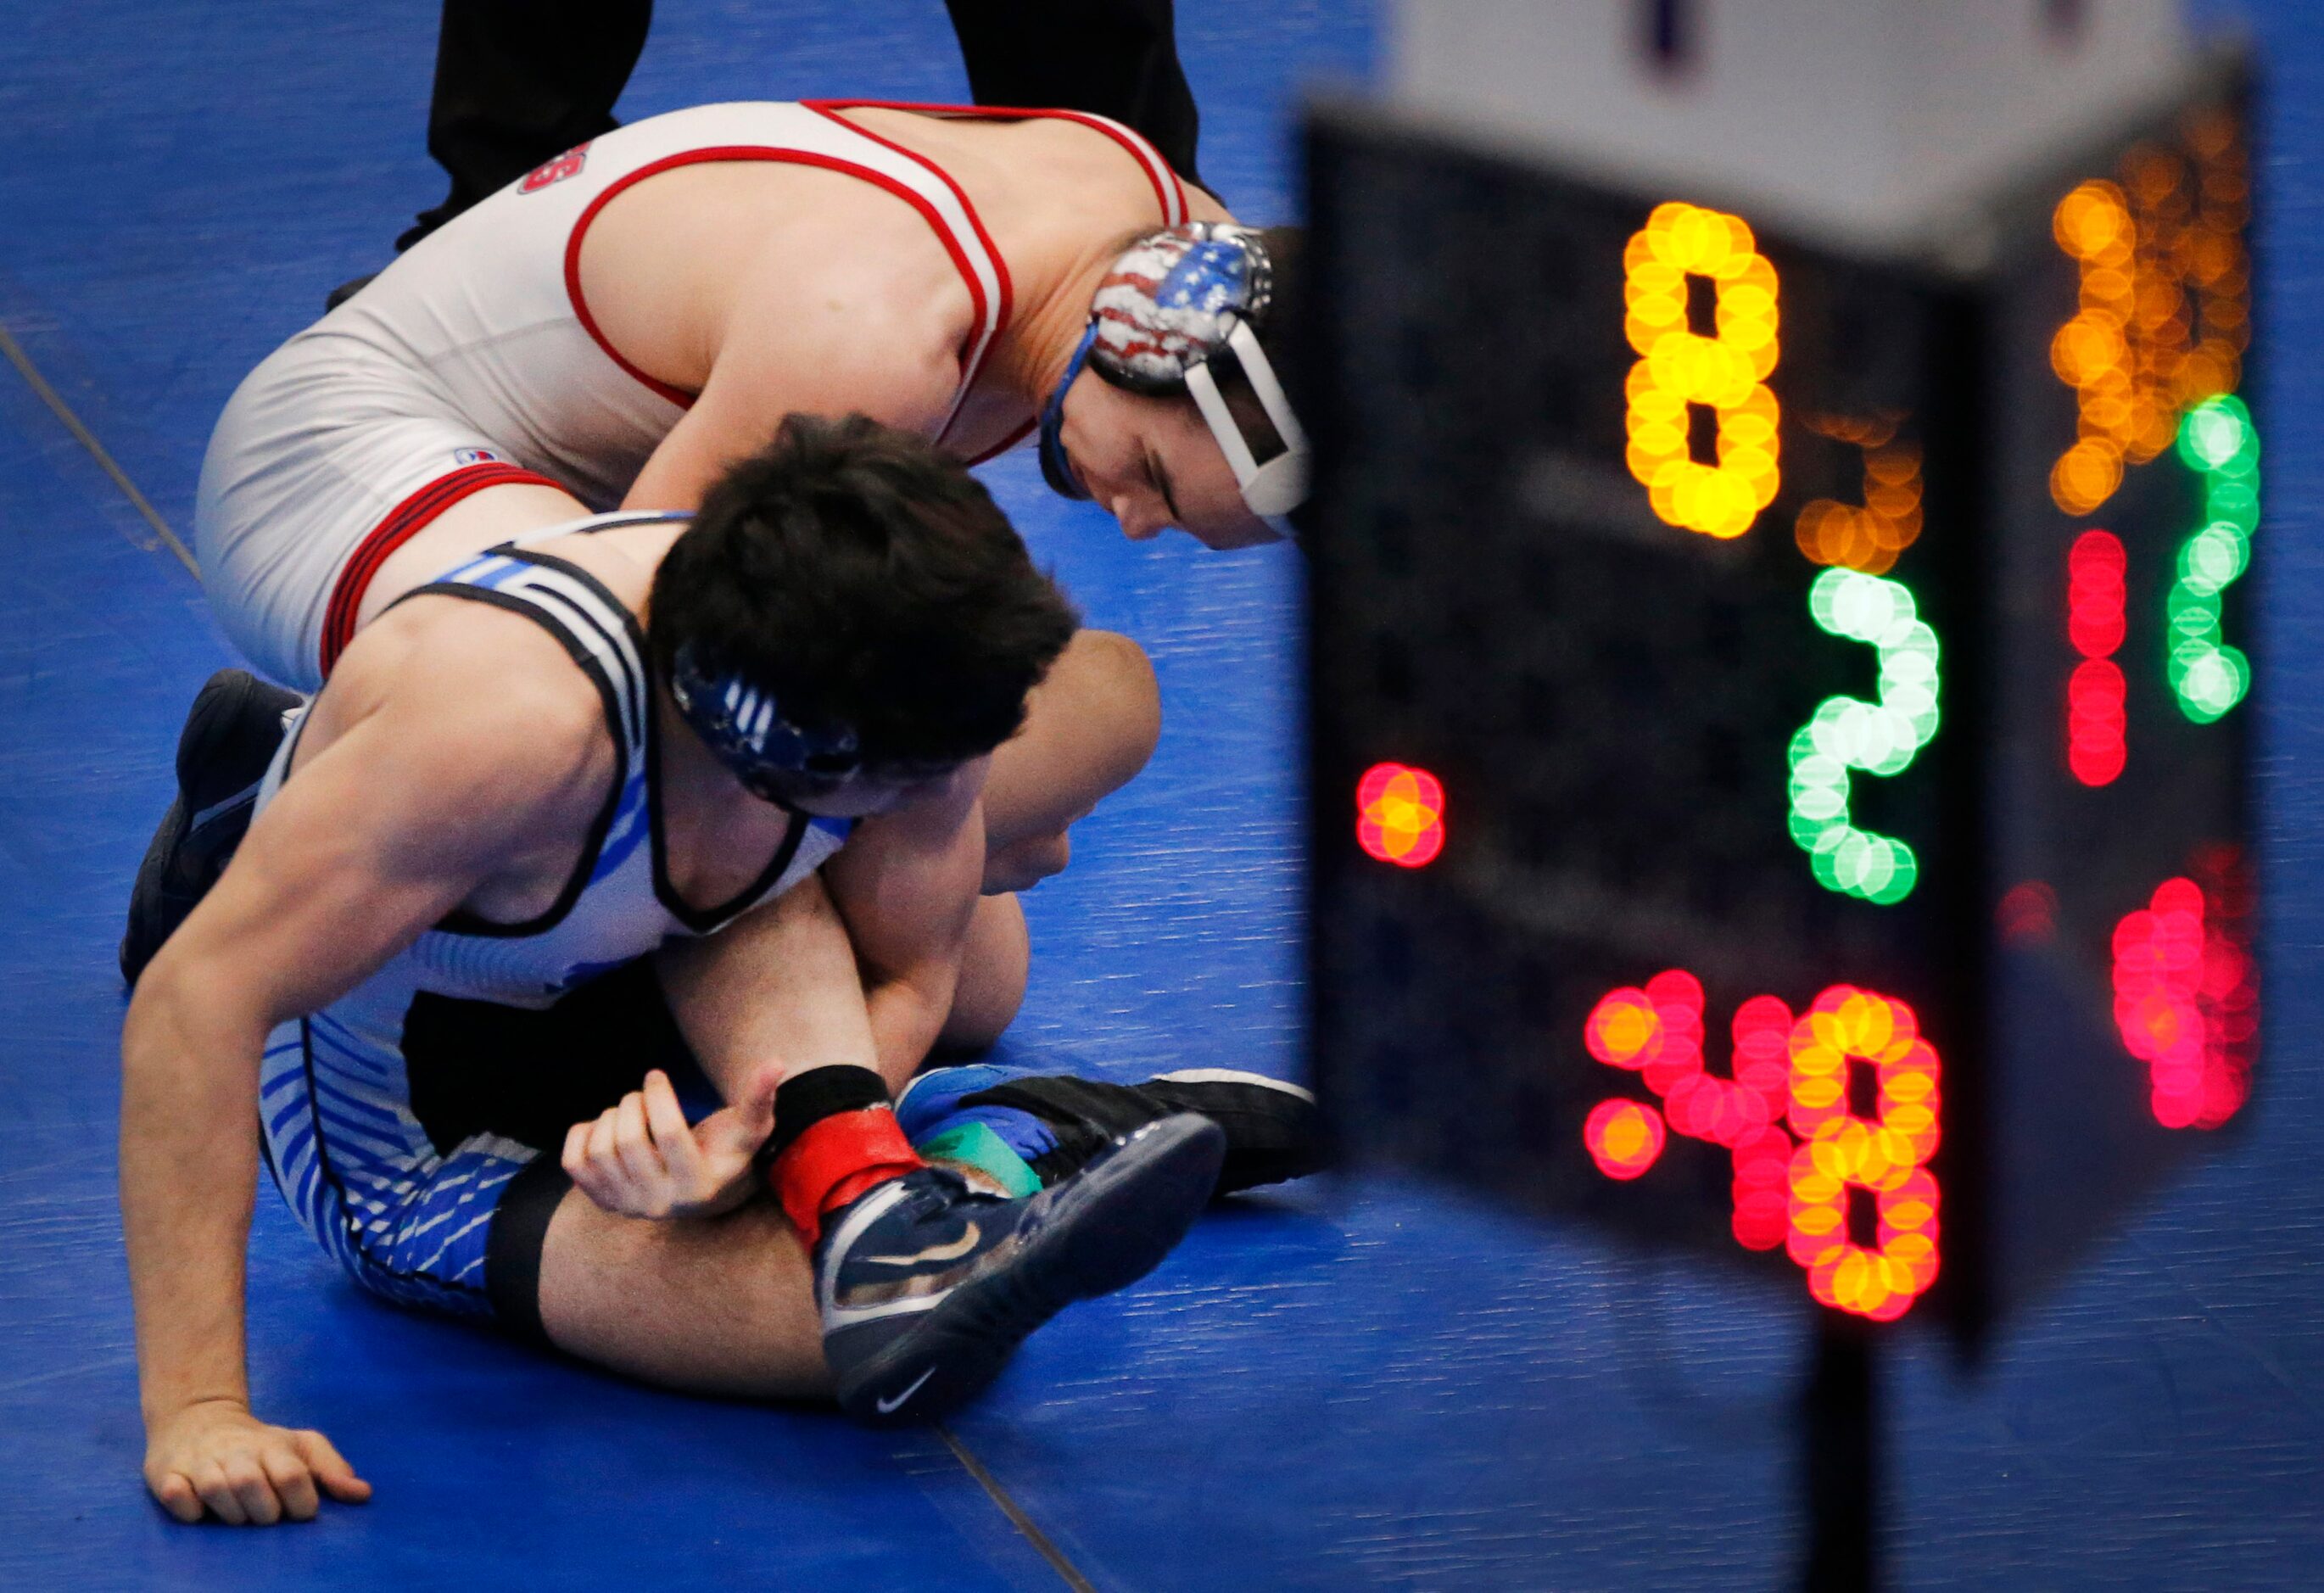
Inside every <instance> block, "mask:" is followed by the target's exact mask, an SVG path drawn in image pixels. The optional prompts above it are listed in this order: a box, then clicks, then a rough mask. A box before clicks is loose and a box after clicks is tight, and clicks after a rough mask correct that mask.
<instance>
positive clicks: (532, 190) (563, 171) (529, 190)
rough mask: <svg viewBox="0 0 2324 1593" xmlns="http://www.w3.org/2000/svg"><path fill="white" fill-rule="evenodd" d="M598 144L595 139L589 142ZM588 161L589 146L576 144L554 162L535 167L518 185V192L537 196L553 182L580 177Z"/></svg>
mask: <svg viewBox="0 0 2324 1593" xmlns="http://www.w3.org/2000/svg"><path fill="white" fill-rule="evenodd" d="M596 142H597V141H596V140H595V139H591V140H590V141H589V143H596ZM588 159H589V144H587V143H580V144H575V145H574V146H573V147H572V148H571V149H569V150H567V151H566V152H564V153H563V154H561V155H559V156H558V157H557V159H555V160H554V161H547V162H545V163H544V164H542V165H539V166H535V167H534V168H533V169H532V170H530V171H528V172H526V173H525V174H524V180H523V181H522V182H521V183H518V184H517V185H516V191H517V192H519V193H521V194H537V193H539V191H540V190H541V189H545V188H547V187H548V186H549V184H550V183H552V182H563V181H564V180H566V179H567V178H568V177H578V176H579V175H580V174H581V168H582V167H583V166H584V165H585V164H586V163H587V161H588Z"/></svg>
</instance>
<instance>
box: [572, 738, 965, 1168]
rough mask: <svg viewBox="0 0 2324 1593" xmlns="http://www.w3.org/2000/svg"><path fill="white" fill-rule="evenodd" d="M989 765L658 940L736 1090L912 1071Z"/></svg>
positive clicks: (751, 1094) (697, 1040) (930, 1016)
mask: <svg viewBox="0 0 2324 1593" xmlns="http://www.w3.org/2000/svg"><path fill="white" fill-rule="evenodd" d="M983 778H984V760H978V761H976V762H975V763H973V764H970V765H968V766H967V767H965V768H964V769H962V770H961V771H960V773H959V774H957V775H955V776H954V778H953V779H952V780H950V781H948V782H947V783H946V784H945V786H944V787H941V788H939V789H937V790H936V791H933V792H930V793H928V794H927V795H926V796H922V797H920V798H919V799H918V800H915V801H913V802H911V803H909V804H908V805H906V806H902V807H899V808H897V809H895V810H894V811H892V812H890V813H885V814H882V815H880V816H878V817H877V818H871V819H866V820H864V821H863V822H862V824H859V825H858V826H857V827H856V831H855V834H854V836H853V838H852V839H851V840H850V841H849V842H848V844H847V846H846V848H845V849H844V851H842V852H840V853H839V855H838V856H837V857H835V858H834V859H833V860H832V861H830V862H828V863H826V864H825V865H824V868H823V871H822V874H821V875H820V877H819V879H810V880H808V881H807V882H806V883H805V884H802V885H800V886H799V887H798V888H797V889H793V890H791V891H789V892H788V893H786V894H785V895H783V896H781V897H779V898H777V899H776V900H774V901H771V902H768V903H765V904H763V905H762V906H761V907H757V908H754V909H753V910H752V912H751V913H749V914H747V915H745V916H744V917H743V918H742V919H741V920H740V921H738V922H737V923H735V924H733V925H730V926H729V927H728V928H726V929H724V930H722V931H721V932H719V933H718V934H717V935H711V936H709V937H708V938H706V939H704V940H699V941H693V942H685V943H680V944H676V945H672V946H669V947H667V948H665V949H664V950H663V951H662V952H661V953H660V954H659V969H660V971H661V978H662V987H663V989H664V990H665V991H666V992H667V993H668V994H669V1002H670V1009H671V1012H672V1013H673V1015H674V1016H675V1017H677V1018H678V1024H679V1027H681V1028H682V1029H683V1030H684V1031H685V1033H686V1037H687V1044H688V1045H689V1046H690V1047H691V1048H692V1049H693V1051H694V1052H695V1054H696V1057H697V1058H698V1059H699V1060H700V1062H701V1063H702V1065H703V1067H704V1070H705V1072H707V1073H709V1074H710V1076H711V1078H712V1080H713V1081H714V1082H716V1083H717V1085H718V1086H719V1089H720V1091H721V1092H722V1093H724V1095H725V1096H726V1097H727V1099H728V1100H733V1101H737V1102H745V1101H748V1102H752V1103H755V1101H756V1100H757V1099H758V1098H759V1097H760V1096H761V1094H762V1093H769V1092H770V1091H769V1082H770V1073H771V1074H783V1073H796V1072H799V1071H801V1070H803V1069H806V1068H809V1067H818V1066H825V1065H829V1064H852V1065H854V1066H859V1067H870V1068H876V1069H878V1070H879V1072H880V1073H881V1075H882V1076H884V1077H885V1078H886V1079H887V1081H888V1083H889V1087H890V1089H901V1088H902V1087H903V1084H904V1082H906V1081H907V1080H908V1079H909V1078H910V1077H911V1076H912V1073H913V1072H914V1071H915V1070H916V1069H918V1066H919V1064H920V1063H921V1061H922V1060H923V1059H925V1058H926V1057H927V1053H928V1048H929V1047H930V1046H931V1045H934V1044H935V1043H936V1035H937V1033H938V1032H939V1031H940V1030H941V1029H942V1028H943V1027H944V1022H945V1015H946V1014H947V1013H948V1012H950V1010H951V1008H952V999H953V989H954V984H955V983H956V981H957V980H958V978H959V973H960V955H961V948H962V946H963V944H964V941H965V938H966V935H967V931H968V923H969V918H970V916H971V915H972V914H973V912H974V911H975V908H976V900H977V893H978V890H979V888H980V886H981V884H982V879H983V858H984V831H983V821H982V810H981V808H980V807H979V806H978V804H977V796H978V794H979V792H980V791H981V790H982V785H983ZM778 998H779V999H778ZM568 1148H569V1149H571V1148H574V1147H568ZM572 1165H574V1160H573V1157H572V1156H568V1158H567V1166H568V1167H570V1166H572Z"/></svg>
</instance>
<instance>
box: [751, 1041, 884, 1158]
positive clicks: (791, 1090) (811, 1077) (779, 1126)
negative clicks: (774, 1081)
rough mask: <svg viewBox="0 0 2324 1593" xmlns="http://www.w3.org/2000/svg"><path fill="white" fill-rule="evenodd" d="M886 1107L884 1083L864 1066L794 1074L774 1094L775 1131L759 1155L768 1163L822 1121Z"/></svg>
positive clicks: (833, 1067) (835, 1066) (846, 1066)
mask: <svg viewBox="0 0 2324 1593" xmlns="http://www.w3.org/2000/svg"><path fill="white" fill-rule="evenodd" d="M889 1104H890V1102H889V1100H888V1083H887V1081H886V1080H884V1079H882V1078H881V1076H880V1075H879V1074H878V1073H873V1072H872V1071H871V1069H870V1068H868V1067H852V1066H848V1065H846V1064H835V1065H834V1066H831V1067H817V1068H809V1069H808V1070H807V1072H805V1073H794V1074H792V1075H791V1076H790V1077H789V1078H788V1079H785V1080H784V1081H783V1082H782V1085H781V1087H780V1088H779V1089H778V1090H777V1091H775V1131H774V1133H772V1134H771V1135H770V1136H768V1137H767V1145H766V1148H765V1149H764V1150H763V1151H761V1153H760V1154H761V1156H764V1157H766V1158H767V1159H768V1160H770V1161H771V1160H773V1159H774V1158H775V1157H777V1156H781V1155H782V1154H783V1152H785V1151H787V1150H788V1149H789V1148H790V1147H791V1143H792V1141H794V1140H796V1139H798V1137H799V1136H800V1135H802V1134H804V1133H806V1132H807V1130H808V1129H809V1128H814V1127H815V1126H816V1124H817V1123H820V1122H822V1121H823V1120H824V1119H825V1118H835V1117H837V1116H838V1115H839V1114H840V1113H842V1112H860V1111H862V1110H864V1109H865V1108H867V1107H874V1106H887V1105H889Z"/></svg>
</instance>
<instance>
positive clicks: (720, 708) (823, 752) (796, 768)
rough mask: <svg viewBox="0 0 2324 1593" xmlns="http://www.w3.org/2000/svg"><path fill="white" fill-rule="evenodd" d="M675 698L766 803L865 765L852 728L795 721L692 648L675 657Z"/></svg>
mask: <svg viewBox="0 0 2324 1593" xmlns="http://www.w3.org/2000/svg"><path fill="white" fill-rule="evenodd" d="M669 695H670V696H671V697H672V699H674V700H675V701H676V702H677V704H678V717H680V718H681V719H683V720H685V721H686V723H687V728H688V729H690V730H692V731H693V732H694V733H695V734H696V735H697V736H699V737H701V738H702V743H703V745H705V746H706V747H708V748H709V749H710V750H711V753H712V755H713V756H715V758H716V759H717V760H718V761H719V762H721V763H723V764H724V765H725V766H726V768H727V769H729V770H731V771H732V772H733V776H734V778H736V779H738V780H740V781H742V786H743V788H744V789H745V790H748V791H749V792H750V793H751V794H752V796H758V797H761V798H763V799H764V800H766V801H769V802H774V803H782V802H783V800H784V797H785V796H786V795H787V794H788V793H789V792H790V791H792V790H795V789H796V788H797V780H798V777H801V776H805V777H807V778H814V779H819V780H826V781H835V780H844V779H845V778H847V777H848V776H850V775H853V774H854V773H855V772H856V771H857V770H859V769H862V766H863V760H862V756H861V754H860V752H859V751H858V749H857V746H856V740H855V732H854V731H853V730H851V729H850V728H848V727H847V726H846V725H844V724H842V725H835V726H834V727H833V728H831V729H829V730H822V731H816V730H805V729H802V728H800V727H799V726H798V725H796V724H793V723H791V722H790V721H789V720H788V719H785V718H784V717H783V716H782V711H781V710H780V709H779V707H778V706H777V705H776V703H775V695H774V693H772V692H770V691H768V690H766V689H765V688H763V687H761V686H753V685H752V684H751V683H750V682H748V681H746V680H744V679H743V678H742V676H740V675H738V674H735V673H733V671H725V672H722V673H719V674H715V675H714V674H712V673H710V672H709V671H707V670H705V669H704V668H702V667H701V666H700V664H699V662H698V661H697V660H696V658H695V656H694V649H692V648H691V647H690V646H689V647H681V648H679V649H678V656H677V657H676V658H673V659H671V660H670V670H669ZM787 777H788V778H787Z"/></svg>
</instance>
